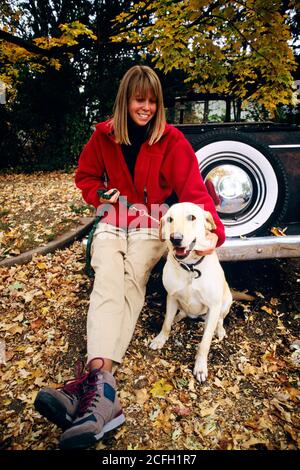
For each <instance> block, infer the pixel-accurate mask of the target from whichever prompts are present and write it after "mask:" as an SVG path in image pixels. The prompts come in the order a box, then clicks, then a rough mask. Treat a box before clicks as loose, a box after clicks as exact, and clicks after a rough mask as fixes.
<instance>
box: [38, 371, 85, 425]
mask: <svg viewBox="0 0 300 470" xmlns="http://www.w3.org/2000/svg"><path fill="white" fill-rule="evenodd" d="M88 375H89V374H84V375H81V376H79V377H77V378H76V379H73V380H70V381H68V382H67V383H66V384H65V385H64V386H63V387H62V388H61V389H57V390H56V389H54V388H50V387H46V388H44V389H43V390H40V391H39V393H38V394H37V396H36V399H35V401H34V407H35V409H36V410H37V411H38V412H39V413H40V414H41V415H42V416H44V417H45V418H47V419H49V421H52V423H54V424H56V425H57V426H59V427H60V428H62V429H63V430H65V429H67V428H69V427H70V426H71V425H72V422H73V420H74V418H75V416H76V411H77V407H78V404H79V400H80V396H81V391H82V387H83V384H84V382H85V380H86V379H87V377H88Z"/></svg>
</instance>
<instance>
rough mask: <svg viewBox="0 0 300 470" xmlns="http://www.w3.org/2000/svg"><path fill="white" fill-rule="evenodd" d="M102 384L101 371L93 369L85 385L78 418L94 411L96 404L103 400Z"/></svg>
mask: <svg viewBox="0 0 300 470" xmlns="http://www.w3.org/2000/svg"><path fill="white" fill-rule="evenodd" d="M102 383H103V375H102V374H101V369H93V370H92V371H91V372H90V373H89V374H88V377H87V379H86V382H85V383H84V384H83V393H82V395H81V399H80V402H79V405H78V412H77V416H83V415H84V414H85V413H87V412H91V411H92V408H94V406H95V405H96V402H97V401H99V400H100V398H101V390H102Z"/></svg>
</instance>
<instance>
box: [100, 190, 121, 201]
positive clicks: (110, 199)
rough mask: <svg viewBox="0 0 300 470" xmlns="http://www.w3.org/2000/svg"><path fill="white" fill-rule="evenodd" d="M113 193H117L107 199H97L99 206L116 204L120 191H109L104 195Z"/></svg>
mask: <svg viewBox="0 0 300 470" xmlns="http://www.w3.org/2000/svg"><path fill="white" fill-rule="evenodd" d="M114 191H117V192H116V193H115V194H114V195H113V196H112V197H111V198H109V199H106V198H104V197H100V198H99V201H100V204H115V203H116V202H117V200H118V199H119V196H120V191H118V190H117V188H112V189H109V190H108V191H106V193H104V194H105V195H108V196H109V195H110V194H111V193H112V192H114Z"/></svg>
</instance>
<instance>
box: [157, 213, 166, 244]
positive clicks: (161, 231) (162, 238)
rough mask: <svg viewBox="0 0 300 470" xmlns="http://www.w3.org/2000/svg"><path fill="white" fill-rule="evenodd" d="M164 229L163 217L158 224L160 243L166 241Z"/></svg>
mask: <svg viewBox="0 0 300 470" xmlns="http://www.w3.org/2000/svg"><path fill="white" fill-rule="evenodd" d="M164 228H165V220H164V217H162V218H161V219H160V222H159V239H160V241H161V242H164V241H166V238H165V230H164Z"/></svg>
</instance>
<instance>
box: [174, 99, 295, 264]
mask: <svg viewBox="0 0 300 470" xmlns="http://www.w3.org/2000/svg"><path fill="white" fill-rule="evenodd" d="M213 98H214V99H213V100H210V101H213V102H214V103H216V102H217V101H218V99H219V98H218V97H213ZM201 104H202V108H201ZM176 105H177V110H176V106H175V111H176V112H177V114H176V113H174V114H173V118H174V124H175V125H176V127H178V128H179V129H180V130H181V131H182V132H183V133H184V134H185V136H186V138H187V139H188V140H189V142H190V143H191V145H192V147H193V148H194V150H195V153H196V156H197V158H198V161H199V168H200V171H201V174H202V177H203V179H204V181H205V184H206V186H207V189H208V191H209V193H210V195H211V196H212V198H213V200H214V202H215V205H216V208H217V211H218V214H219V216H220V218H221V220H222V221H223V223H224V226H225V232H226V242H225V244H224V245H223V246H222V247H221V248H219V250H218V251H219V257H220V259H221V260H223V261H229V260H232V261H233V260H242V259H243V260H247V259H258V258H277V257H298V256H300V126H299V125H297V124H278V123H274V122H268V121H264V122H249V121H239V122H236V121H235V122H205V123H203V122H202V123H199V122H198V123H197V119H198V118H199V115H200V117H201V112H202V118H203V116H204V117H206V119H205V120H206V121H207V120H208V119H207V117H208V113H209V110H210V108H209V100H207V99H203V97H202V101H201V96H199V95H196V94H193V95H190V96H188V97H187V96H185V97H180V98H178V99H177V100H176ZM211 109H214V113H215V118H216V116H217V117H218V112H220V107H219V108H216V107H215V108H213V107H211ZM199 110H200V111H199ZM185 117H187V119H185ZM224 117H225V119H226V121H230V117H231V110H230V101H229V100H227V101H226V102H225V108H224ZM239 117H240V115H239ZM186 121H188V123H187V122H186Z"/></svg>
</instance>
